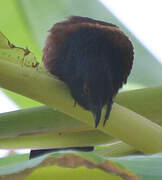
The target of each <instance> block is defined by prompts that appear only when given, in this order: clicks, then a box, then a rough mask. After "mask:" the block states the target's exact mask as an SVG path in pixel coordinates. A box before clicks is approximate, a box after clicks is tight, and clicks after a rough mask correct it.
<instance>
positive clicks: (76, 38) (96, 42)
mask: <svg viewBox="0 0 162 180" xmlns="http://www.w3.org/2000/svg"><path fill="white" fill-rule="evenodd" d="M133 58H134V53H133V46H132V43H131V41H130V40H129V38H128V37H127V36H126V35H125V34H124V33H123V32H122V31H121V30H120V29H119V28H118V27H117V26H116V25H113V24H110V23H106V22H103V21H97V20H93V19H91V18H87V17H79V16H71V17H69V18H68V19H67V20H65V21H62V22H59V23H57V24H55V25H54V26H53V27H52V28H51V30H50V34H49V36H48V38H47V41H46V45H45V47H44V49H43V63H44V65H45V67H46V68H47V70H48V71H49V72H50V73H52V74H53V75H55V76H57V77H58V78H59V79H60V80H62V81H64V82H65V83H66V84H67V86H68V87H69V89H70V91H71V94H72V97H73V98H74V99H75V101H76V102H77V103H78V104H79V105H81V106H82V107H83V108H85V109H87V110H90V111H92V112H93V114H94V117H95V126H96V127H97V125H98V123H99V121H100V116H101V110H102V107H103V106H104V105H107V113H106V115H105V122H106V120H107V119H108V116H109V113H110V110H111V105H112V103H113V97H114V96H115V95H116V94H117V92H118V90H119V88H121V87H122V85H123V83H126V82H127V78H128V75H129V74H130V71H131V68H132V64H133ZM105 122H104V123H105Z"/></svg>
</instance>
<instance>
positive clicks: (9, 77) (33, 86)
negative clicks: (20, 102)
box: [0, 46, 162, 153]
mask: <svg viewBox="0 0 162 180" xmlns="http://www.w3.org/2000/svg"><path fill="white" fill-rule="evenodd" d="M4 49H5V48H4ZM5 50H6V51H5ZM5 50H4V51H5V53H6V54H5V53H4V51H0V86H1V87H3V88H6V89H9V90H11V91H14V92H17V93H19V94H22V95H24V96H27V97H30V98H32V99H34V100H37V101H39V102H42V103H44V104H46V105H48V106H50V107H53V108H55V109H57V110H58V111H60V112H64V113H65V114H67V115H69V116H71V117H73V118H75V119H78V120H80V121H82V122H84V123H87V124H88V125H89V126H90V128H91V129H93V127H94V121H93V116H92V114H91V113H90V112H88V111H85V110H84V109H82V108H81V107H79V106H77V107H74V105H73V100H72V98H71V96H70V94H69V91H68V89H67V87H66V86H65V85H64V84H63V83H62V82H60V81H58V80H56V79H55V78H54V77H53V76H51V75H49V74H48V73H47V72H45V70H44V69H43V67H41V66H38V65H37V63H36V61H35V59H34V57H33V56H32V54H31V53H29V52H28V51H25V50H23V49H18V48H14V47H12V46H9V47H6V49H5ZM8 50H9V52H8ZM17 51H18V52H17ZM102 122H103V119H102ZM102 122H101V123H100V125H99V127H98V129H99V130H100V131H102V132H104V133H106V134H110V135H112V136H114V137H116V138H118V139H121V140H123V141H124V142H126V143H127V144H130V145H132V146H133V147H135V148H136V149H138V150H141V151H142V152H145V153H155V152H159V151H161V150H162V139H161V137H162V128H161V127H160V126H158V125H156V124H154V123H152V122H151V121H149V120H147V119H146V118H144V117H142V116H140V115H138V114H136V113H134V112H132V111H131V110H129V109H127V108H124V107H122V106H119V105H117V104H114V105H113V109H112V112H111V116H110V118H109V121H108V123H107V124H106V125H105V126H104V127H103V126H102ZM95 138H96V137H95Z"/></svg>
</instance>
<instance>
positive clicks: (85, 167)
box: [0, 152, 139, 180]
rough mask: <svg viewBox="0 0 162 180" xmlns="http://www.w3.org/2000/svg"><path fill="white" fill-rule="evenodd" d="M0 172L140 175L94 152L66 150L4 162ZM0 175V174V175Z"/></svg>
mask: <svg viewBox="0 0 162 180" xmlns="http://www.w3.org/2000/svg"><path fill="white" fill-rule="evenodd" d="M0 175H3V178H5V179H7V178H9V177H17V179H18V178H20V177H21V178H22V177H26V176H28V177H27V178H26V179H28V180H29V179H44V177H46V179H53V178H58V179H63V178H64V179H65V177H66V179H68V178H70V179H76V178H77V179H83V178H84V179H87V178H90V177H91V178H93V177H94V178H96V177H100V178H102V179H105V178H106V179H109V178H111V179H112V180H127V179H129V178H130V179H131V178H133V179H134V180H139V178H138V177H137V176H136V175H134V174H133V173H130V172H129V171H127V170H126V169H124V168H122V167H121V166H120V165H118V164H115V163H113V162H111V161H109V160H105V159H104V158H102V157H99V156H96V155H95V154H93V153H77V154H74V153H73V152H69V153H66V154H64V153H63V152H62V153H52V154H51V155H50V156H49V155H45V156H42V157H39V158H34V159H31V160H28V161H22V162H19V163H15V164H11V165H7V166H3V167H2V168H1V169H0ZM0 177H1V176H0Z"/></svg>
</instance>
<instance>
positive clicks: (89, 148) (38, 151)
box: [29, 146, 94, 159]
mask: <svg viewBox="0 0 162 180" xmlns="http://www.w3.org/2000/svg"><path fill="white" fill-rule="evenodd" d="M61 150H63V151H64V150H65V151H66V150H75V151H83V152H88V151H93V150H94V147H93V146H87V147H68V148H54V149H36V150H31V151H30V156H29V159H32V158H35V157H38V156H41V155H44V154H46V153H50V152H57V151H61Z"/></svg>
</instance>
